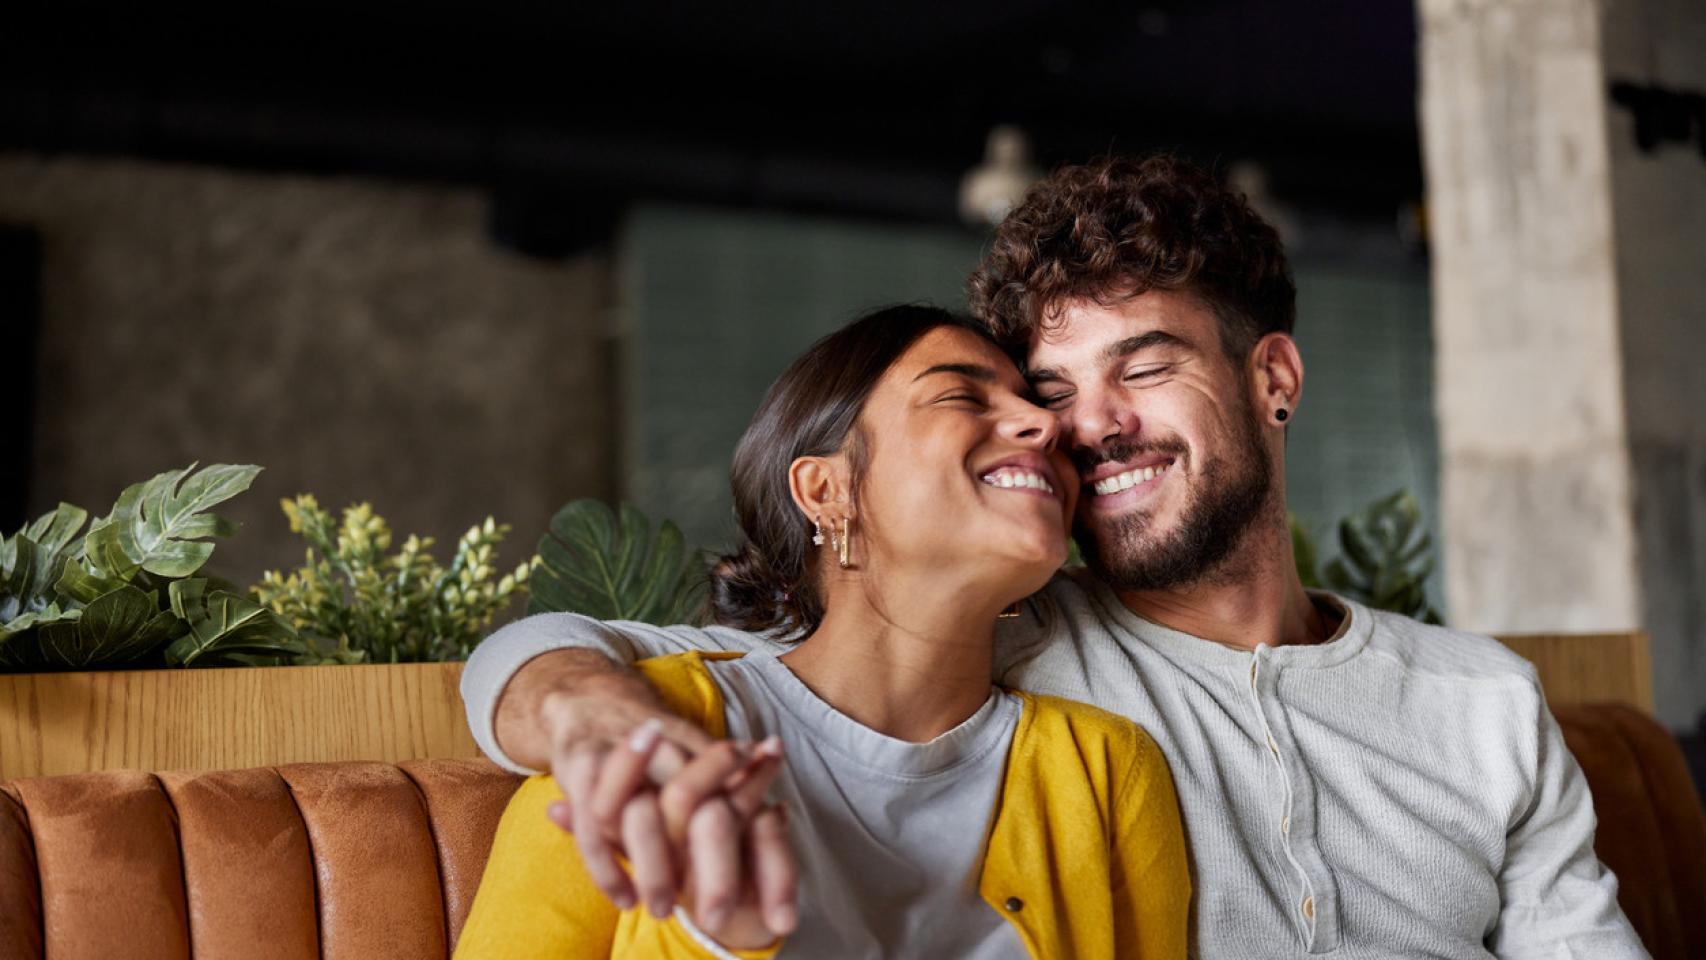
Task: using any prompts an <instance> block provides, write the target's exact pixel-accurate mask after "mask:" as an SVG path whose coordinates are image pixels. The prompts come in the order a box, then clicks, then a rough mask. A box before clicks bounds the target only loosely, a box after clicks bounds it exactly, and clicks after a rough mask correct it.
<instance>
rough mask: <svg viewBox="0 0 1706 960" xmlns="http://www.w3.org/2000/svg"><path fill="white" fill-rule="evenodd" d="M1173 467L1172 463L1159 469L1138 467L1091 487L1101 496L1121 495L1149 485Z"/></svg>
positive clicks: (1165, 464) (1104, 479) (1164, 464)
mask: <svg viewBox="0 0 1706 960" xmlns="http://www.w3.org/2000/svg"><path fill="white" fill-rule="evenodd" d="M1171 466H1172V464H1170V463H1163V464H1161V465H1160V466H1158V467H1138V468H1135V469H1132V470H1127V471H1126V472H1125V473H1121V474H1116V475H1114V476H1111V477H1103V478H1102V479H1100V480H1097V481H1096V482H1095V483H1094V484H1092V485H1091V487H1092V489H1094V490H1095V491H1096V493H1097V494H1099V495H1101V496H1107V495H1108V494H1110V493H1119V492H1120V491H1121V490H1130V489H1131V488H1132V487H1135V486H1137V485H1138V484H1140V483H1148V482H1149V481H1151V480H1153V479H1155V478H1156V477H1159V476H1161V475H1162V474H1164V473H1166V472H1167V470H1168V468H1170V467H1171Z"/></svg>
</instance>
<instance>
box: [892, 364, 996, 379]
mask: <svg viewBox="0 0 1706 960" xmlns="http://www.w3.org/2000/svg"><path fill="white" fill-rule="evenodd" d="M933 373H953V374H958V375H959V376H962V377H970V378H972V379H973V380H979V381H982V382H984V383H994V382H995V381H996V380H997V379H999V378H998V377H996V375H995V371H994V370H992V369H990V368H989V367H985V366H981V365H979V364H976V363H938V364H936V365H935V366H934V367H931V368H930V369H928V370H926V371H924V372H923V373H921V374H919V375H918V376H916V377H913V378H912V382H913V383H917V382H918V381H920V380H922V379H924V378H925V377H928V376H930V375H931V374H933Z"/></svg>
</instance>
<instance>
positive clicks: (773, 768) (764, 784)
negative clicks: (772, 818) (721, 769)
mask: <svg viewBox="0 0 1706 960" xmlns="http://www.w3.org/2000/svg"><path fill="white" fill-rule="evenodd" d="M781 771H782V741H781V740H778V739H777V738H775V737H770V738H769V739H766V740H761V741H759V742H758V744H757V745H756V746H754V747H753V748H752V753H751V756H750V759H749V761H748V763H747V765H746V766H745V767H744V768H742V769H741V770H739V771H737V772H736V773H735V775H734V776H733V777H732V778H731V779H730V780H728V781H726V782H725V783H724V785H723V786H724V789H726V790H727V791H728V794H729V805H730V806H731V807H733V808H734V811H735V815H736V816H738V817H739V818H740V820H741V822H742V823H745V822H747V821H749V820H751V819H752V817H753V815H754V814H756V813H758V811H759V810H760V809H761V808H762V807H763V806H764V794H765V792H766V791H767V790H769V789H770V785H771V784H772V783H774V782H775V781H776V775H777V774H778V773H780V772H781Z"/></svg>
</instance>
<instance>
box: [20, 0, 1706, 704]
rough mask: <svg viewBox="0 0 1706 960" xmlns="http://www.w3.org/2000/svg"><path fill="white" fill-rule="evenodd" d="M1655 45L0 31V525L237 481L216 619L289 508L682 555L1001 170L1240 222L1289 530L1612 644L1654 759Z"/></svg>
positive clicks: (1690, 147)
mask: <svg viewBox="0 0 1706 960" xmlns="http://www.w3.org/2000/svg"><path fill="white" fill-rule="evenodd" d="M1700 30H1701V14H1700V8H1699V6H1698V5H1697V4H1690V3H1688V2H1686V0H1639V2H1636V0H1485V2H1480V3H1475V4H1463V3H1455V2H1447V0H1422V2H1420V3H1419V4H1412V3H1411V2H1409V0H1312V2H1308V3H1302V2H1289V0H1287V2H1273V0H1196V2H1185V0H1157V2H1148V3H1135V4H1134V3H1115V2H1102V0H1074V2H1045V0H984V2H972V0H941V2H938V3H932V4H916V3H899V2H894V3H873V4H863V5H860V6H859V8H858V9H857V10H846V11H832V10H827V9H818V8H801V7H799V6H798V5H795V4H786V3H781V2H752V3H744V4H691V5H689V4H672V3H664V2H659V0H635V2H631V3H625V4H620V5H606V6H600V7H592V8H586V7H582V8H574V9H571V8H570V7H569V6H568V5H559V6H541V5H537V4H528V3H520V2H509V0H494V2H489V3H486V4H482V5H479V6H477V7H476V6H473V5H420V6H418V7H417V8H411V9H407V10H403V9H398V10H392V11H376V10H367V9H354V10H352V9H350V8H349V7H348V6H347V5H334V4H330V3H324V2H308V3H305V4H301V5H295V6H293V7H291V8H290V9H289V10H281V11H276V12H275V13H274V14H273V15H272V17H271V19H270V20H268V21H266V22H264V23H253V22H250V21H247V20H244V21H243V22H241V23H239V22H238V21H237V20H235V19H231V14H229V13H228V12H226V11H219V10H209V11H203V12H201V13H199V14H195V15H187V14H185V15H173V16H170V17H168V16H167V15H165V14H162V13H160V12H158V11H153V10H150V11H140V12H139V11H135V10H127V9H123V8H109V7H107V6H101V5H90V4H78V3H71V4H66V5H60V6H56V7H55V8H54V9H53V10H51V11H49V10H33V11H27V12H25V13H21V14H17V15H15V16H13V18H12V19H11V20H10V21H9V22H8V27H7V29H5V30H3V31H0V316H3V317H4V320H5V330H6V333H5V337H6V339H5V341H4V343H3V344H0V349H3V350H4V352H5V357H6V359H7V360H8V361H10V362H9V363H7V364H6V370H7V371H8V374H7V377H6V378H4V379H3V380H0V406H3V408H4V409H5V410H7V412H8V413H10V414H11V417H10V418H9V419H10V422H11V424H12V427H13V431H14V434H13V443H12V445H11V449H12V451H14V452H13V453H11V454H9V455H8V457H7V458H6V459H5V463H4V464H0V524H3V525H5V526H6V527H7V528H8V529H10V528H12V527H14V526H15V525H16V524H17V523H19V522H20V521H21V520H22V519H23V518H24V517H26V516H33V515H34V514H36V513H39V512H41V511H43V510H46V509H49V508H51V507H52V505H53V504H54V503H55V502H57V501H58V500H61V499H65V500H71V501H73V502H77V503H80V504H82V505H84V506H87V507H90V508H92V509H95V510H104V509H105V508H106V506H107V505H108V504H109V503H110V502H111V500H112V498H113V497H114V496H116V494H117V493H118V491H119V490H120V489H121V488H122V487H123V486H124V485H125V484H127V483H131V482H135V481H137V480H140V479H143V478H145V477H147V476H148V475H150V474H152V473H154V472H156V471H159V470H162V469H166V468H167V467H170V466H174V465H181V464H185V463H188V462H189V461H191V460H200V461H202V462H212V461H252V462H256V463H260V464H262V465H264V466H266V467H267V468H268V469H267V472H266V473H264V474H263V475H262V478H261V480H260V481H259V482H258V483H257V487H256V490H255V491H254V492H253V493H251V494H248V495H246V496H245V497H243V498H240V499H239V500H238V501H236V502H235V503H234V504H233V505H232V506H231V508H230V510H229V513H230V514H231V515H232V516H234V517H235V518H237V519H240V520H242V521H243V522H244V523H245V524H246V530H245V532H244V534H243V536H241V537H239V538H237V539H236V540H233V541H232V542H231V543H230V544H228V545H226V546H223V547H221V549H220V552H219V553H218V554H216V557H215V565H216V568H217V569H216V572H218V573H220V574H221V575H223V576H226V577H230V578H232V579H236V580H239V581H249V580H252V579H254V578H255V577H256V576H258V574H259V573H260V571H261V570H262V569H265V568H269V567H280V566H284V565H287V564H291V563H294V562H296V561H298V560H299V558H300V548H299V546H298V544H297V542H296V541H295V540H294V539H292V538H291V537H290V536H289V535H288V533H287V531H286V528H285V523H284V518H283V517H282V515H281V514H280V513H279V512H278V510H277V505H276V501H277V498H278V497H281V496H287V495H290V494H293V493H296V492H298V491H312V492H314V493H315V494H317V495H318V496H319V498H320V500H321V502H322V503H323V504H326V505H328V506H332V507H338V506H342V505H344V504H346V503H350V502H353V501H356V500H371V501H372V502H373V503H374V505H375V507H376V509H377V510H378V511H379V512H381V513H383V514H385V515H386V516H388V517H389V518H390V519H391V520H392V521H393V522H394V524H395V525H396V527H397V528H398V529H399V530H400V531H405V532H407V531H416V532H421V533H424V534H431V535H434V536H436V537H438V538H440V540H441V542H446V541H448V540H450V539H451V538H454V537H455V536H456V535H457V534H458V533H459V532H460V531H461V530H462V529H463V528H464V527H466V526H467V525H468V524H470V523H472V522H474V521H476V520H479V519H481V518H483V517H484V516H485V515H487V514H495V515H496V516H497V517H498V519H499V520H502V521H507V522H510V523H513V524H514V525H515V527H516V531H515V534H514V538H515V542H514V546H513V547H512V549H511V550H510V551H509V552H508V553H507V554H505V558H506V559H510V560H513V559H519V558H520V556H522V555H523V552H524V551H525V550H526V549H527V548H528V547H529V546H530V545H531V543H532V542H533V540H534V539H536V538H537V536H538V535H539V533H540V531H541V530H542V528H543V526H544V523H545V521H546V519H547V518H548V517H549V515H550V513H551V511H552V510H554V509H555V508H556V507H557V506H558V505H560V504H561V503H563V502H565V501H567V500H569V499H572V498H575V497H580V496H596V497H602V498H606V499H628V500H631V501H634V502H636V503H639V504H640V505H642V506H644V507H645V508H646V509H647V510H648V511H650V512H652V513H653V514H654V515H661V516H669V517H671V518H673V519H675V520H676V521H677V522H678V523H680V524H681V525H682V526H683V527H684V528H685V529H686V530H687V531H688V533H689V535H690V538H691V539H692V540H693V541H694V542H696V543H699V544H701V545H704V546H708V547H716V546H721V545H723V544H725V543H726V542H727V539H728V537H729V535H730V530H731V522H730V518H729V513H728V500H727V495H726V491H725V486H726V471H727V466H728V456H729V453H730V451H731V449H732V445H733V442H734V439H735V437H737V436H738V434H739V432H740V430H741V429H742V428H743V427H744V425H745V422H746V419H747V417H748V416H749V415H750V413H751V411H752V409H753V407H754V406H755V404H756V403H757V400H758V398H759V396H760V395H761V394H762V392H763V390H764V388H765V387H766V386H767V385H768V383H769V381H770V380H771V378H773V377H774V376H775V375H776V373H778V372H780V370H781V368H782V366H783V365H784V364H785V363H786V362H787V360H788V359H790V358H791V357H792V356H793V355H794V354H796V353H797V352H798V351H799V349H800V348H802V347H803V346H804V345H806V344H807V343H809V342H810V341H811V340H813V339H814V338H816V337H817V336H819V335H821V334H822V333H824V332H827V331H828V330H831V329H833V328H834V327H836V326H838V325H839V324H841V323H843V322H845V321H846V320H847V319H849V318H851V317H852V316H854V315H856V314H857V313H858V312H859V311H860V310H863V309H865V308H868V307H871V306H875V305H879V304H882V303H888V302H893V301H902V300H930V301H933V302H936V303H940V304H943V305H949V306H955V305H959V304H961V303H962V302H963V281H964V278H965V275H966V273H967V272H968V271H969V270H970V269H971V267H972V266H973V265H974V264H975V263H976V261H977V259H978V258H979V256H981V254H982V251H983V249H984V245H985V243H986V241H987V236H988V223H987V222H986V221H982V220H980V218H981V217H982V214H983V213H984V212H985V211H982V210H980V209H978V208H977V204H972V205H971V206H972V207H973V209H971V210H970V211H966V212H969V213H970V214H972V215H973V216H972V217H971V218H970V219H968V218H967V216H966V215H965V214H966V212H962V210H961V207H962V200H964V199H965V198H964V196H962V184H963V183H965V182H967V180H968V178H970V177H973V175H974V174H975V173H976V172H977V171H978V170H979V169H980V168H982V167H983V166H985V165H986V164H987V163H988V162H989V159H990V158H989V156H988V155H987V151H989V150H990V146H991V139H992V131H994V130H995V129H997V128H998V127H1003V126H1004V125H1007V126H1010V127H1011V128H1012V129H1014V130H1017V131H1019V132H1020V133H1021V134H1022V135H1023V137H1024V139H1023V141H1022V142H1023V143H1024V144H1028V147H1029V156H1028V157H1026V156H1017V157H1012V158H1010V159H1013V160H1014V162H1015V164H1016V169H1017V171H1018V173H1017V174H1015V175H1017V176H1020V177H1021V178H1022V177H1024V176H1034V175H1035V172H1036V171H1038V170H1046V169H1047V168H1049V167H1051V166H1053V165H1055V164H1058V163H1061V162H1071V161H1077V160H1083V159H1086V158H1089V157H1092V156H1095V155H1097V154H1101V153H1105V152H1109V151H1113V152H1129V153H1142V152H1147V151H1152V150H1158V149H1166V150H1175V151H1178V152H1182V153H1185V154H1187V155H1189V156H1191V157H1193V158H1195V159H1198V160H1200V161H1202V162H1205V163H1208V164H1211V165H1213V166H1214V167H1215V168H1216V169H1218V170H1220V171H1221V172H1222V174H1223V175H1224V176H1226V177H1227V178H1228V179H1229V180H1230V181H1232V182H1234V183H1235V184H1237V185H1238V186H1239V187H1240V188H1241V189H1244V190H1246V191H1247V192H1248V193H1249V194H1250V195H1251V197H1252V200H1253V202H1255V203H1256V204H1257V205H1258V207H1259V208H1260V209H1262V210H1263V211H1264V212H1265V213H1267V214H1268V215H1269V216H1270V218H1271V219H1273V220H1274V221H1275V222H1276V223H1277V224H1278V225H1279V226H1280V227H1281V229H1282V232H1283V233H1284V235H1285V237H1286V240H1287V244H1288V248H1289V250H1290V252H1291V254H1292V257H1293V261H1294V265H1295V268H1296V274H1297V280H1298V287H1299V323H1298V338H1299V341H1300V345H1301V348H1302V350H1303V354H1304V357H1305V359H1306V362H1307V364H1308V370H1309V377H1308V382H1307V388H1306V392H1305V398H1304V403H1303V409H1302V410H1301V411H1300V416H1299V419H1298V420H1297V421H1296V423H1295V425H1294V427H1293V430H1292V438H1291V447H1290V455H1289V457H1288V469H1289V470H1290V474H1291V475H1290V477H1289V489H1290V493H1291V496H1292V505H1293V507H1294V509H1295V510H1296V511H1297V513H1298V514H1299V516H1300V518H1301V519H1302V520H1303V521H1304V523H1305V525H1306V526H1307V527H1309V528H1310V529H1311V530H1313V531H1314V532H1316V533H1317V534H1318V535H1321V536H1322V537H1324V538H1327V539H1328V540H1329V541H1330V538H1331V536H1332V528H1333V525H1334V523H1335V522H1336V520H1337V518H1338V517H1340V516H1342V515H1344V514H1345V513H1347V512H1349V511H1351V510H1353V509H1355V508H1357V507H1359V506H1361V505H1363V504H1365V503H1367V502H1369V501H1371V500H1373V499H1375V498H1377V497H1379V496H1382V495H1384V494H1386V493H1389V492H1391V491H1393V490H1396V489H1400V488H1407V489H1409V490H1411V491H1413V492H1414V493H1415V494H1416V496H1417V498H1418V500H1419V502H1420V503H1421V505H1422V507H1423V510H1424V513H1425V515H1426V517H1427V521H1428V525H1429V529H1430V531H1431V532H1432V533H1433V535H1434V536H1435V540H1436V542H1437V543H1439V544H1440V546H1441V548H1442V556H1441V564H1440V569H1439V571H1437V572H1436V573H1435V575H1434V577H1433V578H1432V580H1431V581H1430V588H1429V589H1430V594H1431V595H1432V596H1433V597H1434V599H1435V602H1436V604H1437V605H1439V606H1440V607H1441V608H1442V610H1443V611H1444V613H1445V616H1446V619H1447V621H1448V622H1450V623H1453V624H1456V625H1459V626H1463V627H1467V628H1471V629H1480V630H1523V629H1526V630H1557V629H1628V628H1634V627H1638V626H1644V627H1646V628H1648V629H1649V630H1651V631H1652V633H1653V637H1654V644H1655V657H1656V658H1657V661H1658V664H1659V671H1658V673H1659V677H1660V686H1659V690H1658V697H1659V709H1660V713H1661V716H1662V718H1663V719H1665V720H1666V721H1667V722H1668V723H1670V724H1671V725H1672V726H1675V727H1678V728H1681V727H1686V726H1688V725H1690V724H1692V723H1694V722H1696V721H1695V718H1696V717H1698V716H1699V715H1700V714H1701V712H1702V710H1703V709H1706V615H1703V613H1702V608H1701V604H1702V601H1701V600H1700V599H1699V598H1700V597H1701V596H1702V595H1706V589H1703V588H1706V554H1703V553H1702V551H1703V550H1706V509H1703V508H1702V503H1703V502H1706V457H1703V455H1702V452H1701V451H1702V449H1703V446H1706V444H1703V442H1702V439H1701V437H1702V434H1701V429H1702V428H1701V418H1700V416H1699V411H1700V410H1701V409H1703V407H1706V404H1703V403H1702V400H1706V397H1702V396H1701V394H1700V391H1701V389H1703V388H1702V386H1701V383H1702V379H1701V378H1699V377H1697V376H1693V375H1692V370H1691V364H1690V362H1689V361H1690V360H1691V359H1692V356H1693V354H1694V353H1695V352H1697V351H1698V349H1699V347H1700V346H1701V345H1702V334H1701V332H1700V331H1701V329H1702V324H1701V320H1702V316H1703V315H1702V310H1703V304H1706V291H1702V290H1701V288H1700V284H1701V283H1702V282H1706V280H1703V279H1702V271H1700V270H1699V269H1698V262H1699V255H1700V253H1701V251H1702V244H1701V240H1702V239H1703V238H1702V236H1701V234H1700V230H1701V227H1700V224H1701V223H1703V222H1706V218H1703V217H1702V216H1701V213H1702V212H1703V211H1702V203H1703V201H1702V199H1701V198H1702V190H1703V189H1706V164H1703V163H1702V161H1701V148H1700V146H1699V140H1698V139H1694V140H1690V139H1689V138H1690V137H1694V138H1698V137H1699V136H1701V134H1700V124H1701V122H1702V121H1700V120H1698V119H1693V118H1694V117H1695V116H1696V115H1695V114H1694V113H1690V112H1689V111H1691V110H1694V109H1696V107H1694V106H1691V105H1692V104H1695V103H1696V102H1697V101H1695V100H1690V99H1688V98H1689V97H1691V96H1697V95H1698V94H1699V93H1700V92H1701V90H1702V89H1703V88H1706V79H1703V78H1702V77H1701V75H1700V69H1701V67H1700V65H1701V63H1706V59H1703V58H1701V57H1699V56H1697V55H1695V54H1696V53H1697V51H1699V50H1701V49H1706V45H1703V43H1702V41H1701V39H1700ZM1618 84H1623V85H1624V87H1618ZM1625 87H1626V88H1628V89H1624V88H1625ZM1619 91H1620V92H1619ZM1631 91H1633V92H1631ZM1654 91H1657V92H1656V93H1655V92H1654ZM1665 96H1673V99H1672V100H1667V99H1664V97H1665ZM1673 100H1674V102H1673ZM1418 104H1419V106H1420V110H1419V112H1418ZM1636 104H1640V105H1644V106H1640V108H1639V109H1637V106H1636ZM1666 104H1670V105H1671V106H1668V107H1667V106H1665V105H1666ZM1641 110H1645V111H1646V112H1645V113H1641V112H1640V111H1641ZM1667 111H1668V112H1667ZM1638 115H1639V116H1643V117H1646V120H1645V121H1639V122H1638V119H1637V118H1638ZM1678 117H1680V118H1681V119H1680V120H1679V119H1677V118H1678ZM1643 123H1644V126H1642V124H1643ZM1679 124H1680V128H1679ZM1638 126H1639V127H1640V129H1637V127H1638ZM1679 129H1680V131H1681V132H1680V133H1679V132H1678V131H1679ZM1642 130H1645V131H1647V134H1648V136H1647V137H1646V139H1643V137H1642V133H1641V131H1642ZM1654 131H1657V132H1656V133H1655V132H1654ZM995 139H997V140H1000V138H999V137H996V138H995ZM1002 143H1003V144H1005V143H1007V141H1002ZM997 146H998V149H997V150H996V152H997V153H1000V152H1001V150H1004V149H1006V147H1005V146H1001V145H1000V144H998V145H997ZM1424 155H1425V157H1426V170H1425V176H1424V162H1423V161H1424ZM1010 172H1011V171H1010ZM1436 345H1437V346H1436Z"/></svg>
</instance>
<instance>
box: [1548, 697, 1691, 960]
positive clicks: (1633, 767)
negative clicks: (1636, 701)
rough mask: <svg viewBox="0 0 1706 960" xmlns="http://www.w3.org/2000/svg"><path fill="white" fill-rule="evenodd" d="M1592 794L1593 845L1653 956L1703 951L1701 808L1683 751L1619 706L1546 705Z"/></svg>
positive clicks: (1662, 958) (1656, 959) (1648, 721)
mask: <svg viewBox="0 0 1706 960" xmlns="http://www.w3.org/2000/svg"><path fill="white" fill-rule="evenodd" d="M1553 713H1554V714H1555V715H1556V716H1557V718H1558V726H1559V727H1561V728H1562V729H1563V731H1564V742H1565V743H1566V744H1567V745H1568V746H1569V748H1570V752H1571V753H1572V754H1574V755H1575V757H1576V762H1577V763H1579V764H1581V767H1582V773H1583V774H1584V775H1585V776H1586V777H1587V781H1588V788H1589V789H1590V790H1592V791H1593V806H1594V813H1595V815H1596V816H1597V817H1598V818H1599V828H1598V830H1597V832H1596V833H1595V835H1594V850H1595V851H1596V852H1598V854H1599V858H1600V860H1602V861H1604V862H1605V865H1606V867H1608V868H1609V869H1610V870H1611V872H1612V873H1615V874H1617V881H1618V895H1617V899H1618V902H1619V903H1621V904H1622V906H1623V912H1624V913H1626V914H1628V915H1629V921H1630V922H1631V923H1633V924H1634V925H1635V929H1636V931H1638V932H1639V933H1640V934H1641V941H1642V942H1643V943H1644V944H1646V947H1647V950H1648V952H1649V953H1651V954H1652V955H1653V960H1701V958H1703V957H1706V814H1703V813H1702V812H1701V807H1700V795H1699V794H1698V793H1697V792H1696V791H1695V788H1694V783H1693V781H1692V780H1691V779H1690V778H1689V775H1688V764H1687V761H1686V760H1684V759H1683V756H1682V750H1681V749H1680V748H1678V747H1677V745H1676V740H1675V739H1673V738H1672V737H1671V735H1670V733H1669V732H1667V731H1666V730H1665V729H1664V728H1663V727H1661V726H1659V725H1658V723H1656V722H1654V721H1653V719H1652V718H1651V717H1648V716H1647V715H1646V714H1644V713H1642V712H1641V711H1639V710H1636V709H1635V708H1633V707H1630V706H1627V705H1625V704H1617V703H1600V704H1588V705H1583V706H1564V707H1557V708H1554V710H1553Z"/></svg>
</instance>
